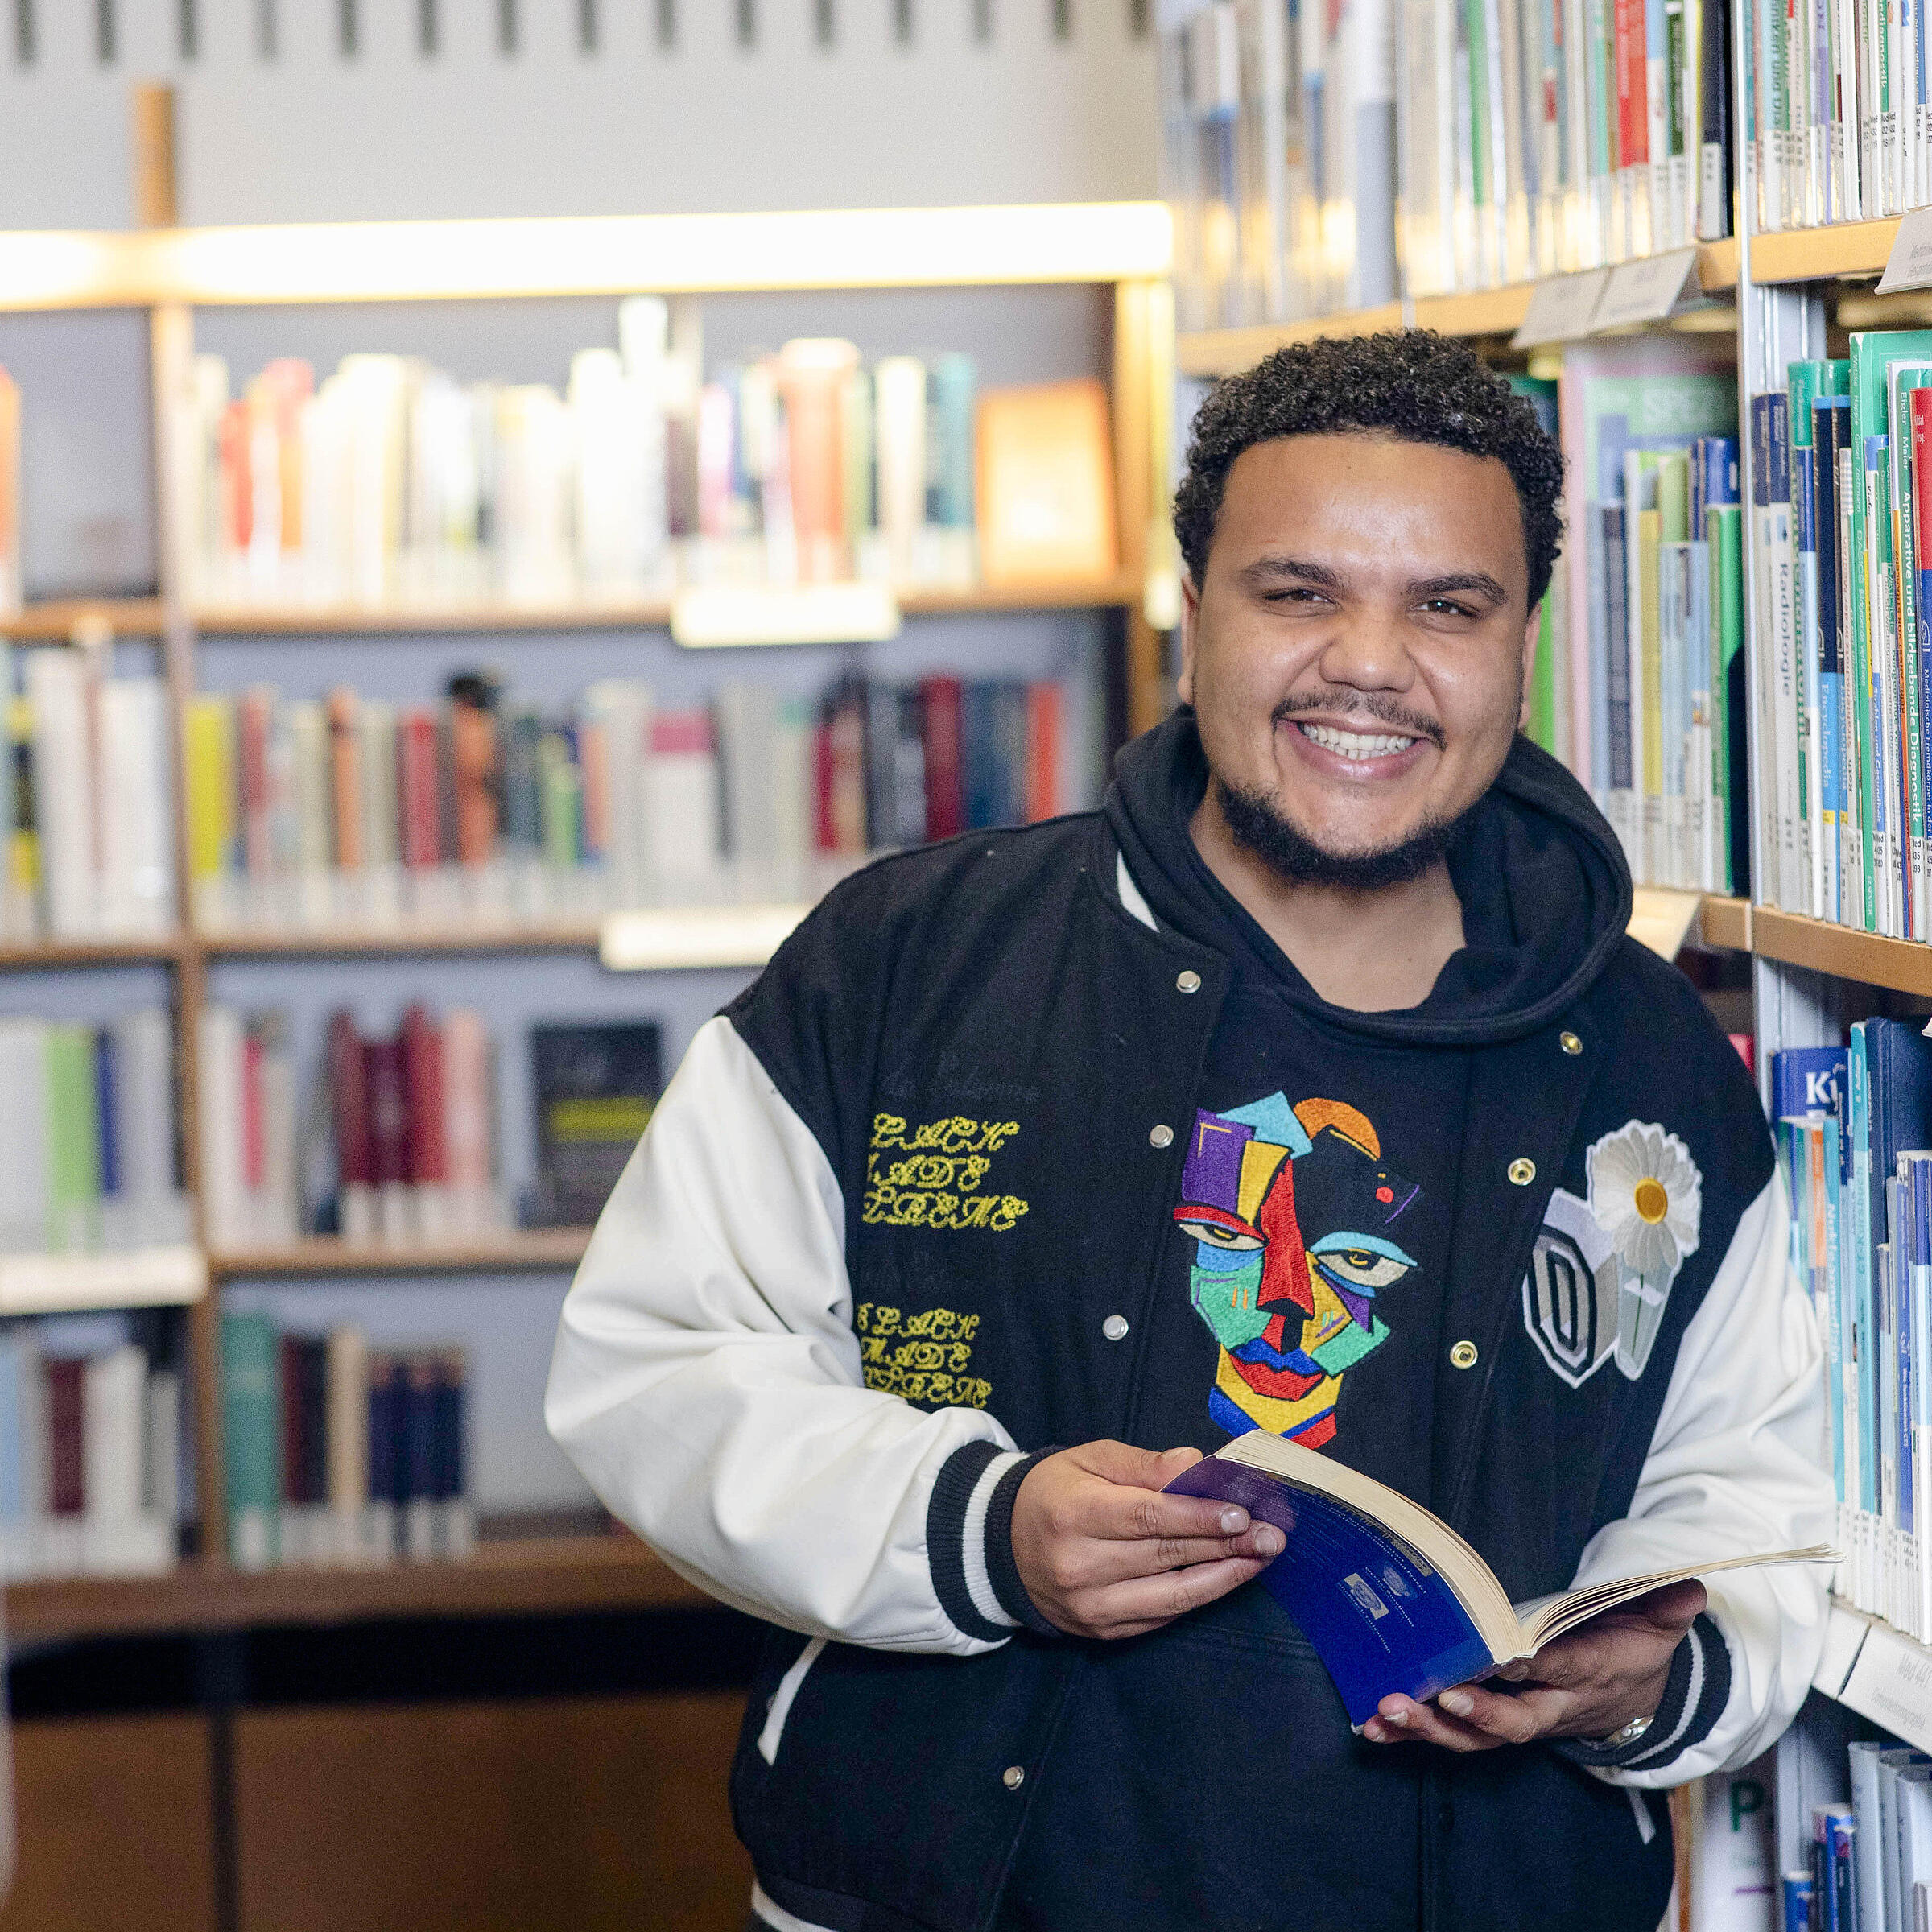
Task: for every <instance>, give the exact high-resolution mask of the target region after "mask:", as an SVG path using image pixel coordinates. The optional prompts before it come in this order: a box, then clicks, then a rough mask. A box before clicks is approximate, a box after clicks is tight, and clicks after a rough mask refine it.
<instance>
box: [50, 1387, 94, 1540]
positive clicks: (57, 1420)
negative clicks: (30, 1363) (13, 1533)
mask: <svg viewBox="0 0 1932 1932" xmlns="http://www.w3.org/2000/svg"><path fill="white" fill-rule="evenodd" d="M43 1367H44V1368H45V1369H46V1371H47V1492H48V1495H49V1496H50V1497H51V1498H52V1505H53V1512H54V1514H55V1515H56V1516H78V1515H80V1513H81V1511H82V1510H83V1509H85V1507H86V1506H87V1478H86V1468H87V1452H86V1450H85V1447H84V1446H83V1445H84V1442H85V1436H84V1434H83V1428H82V1410H81V1405H82V1402H83V1401H84V1399H85V1397H84V1396H83V1393H82V1391H83V1389H84V1388H85V1382H84V1381H83V1377H85V1373H86V1371H87V1364H86V1363H85V1362H84V1361H82V1360H81V1359H80V1358H79V1357H78V1356H49V1357H48V1358H47V1361H46V1362H45V1363H44V1364H43Z"/></svg>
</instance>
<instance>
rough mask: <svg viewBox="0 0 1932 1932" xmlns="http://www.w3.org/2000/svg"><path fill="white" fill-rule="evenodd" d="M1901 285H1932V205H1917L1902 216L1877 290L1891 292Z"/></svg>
mask: <svg viewBox="0 0 1932 1932" xmlns="http://www.w3.org/2000/svg"><path fill="white" fill-rule="evenodd" d="M1900 288H1932V208H1913V210H1912V212H1911V213H1909V215H1901V216H1900V217H1899V221H1898V232H1897V233H1896V234H1895V235H1893V237H1892V252H1891V254H1889V255H1887V256H1886V257H1885V273H1884V274H1883V275H1880V277H1879V279H1878V292H1879V293H1880V295H1890V294H1891V293H1892V291H1893V290H1894V289H1900Z"/></svg>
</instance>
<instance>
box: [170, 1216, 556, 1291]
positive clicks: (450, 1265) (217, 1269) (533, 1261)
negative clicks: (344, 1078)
mask: <svg viewBox="0 0 1932 1932" xmlns="http://www.w3.org/2000/svg"><path fill="white" fill-rule="evenodd" d="M589 1241H590V1230H589V1229H588V1228H506V1229H505V1230H504V1232H502V1233H501V1234H495V1235H491V1236H487V1237H486V1238H485V1239H483V1240H480V1241H442V1242H437V1243H435V1244H433V1245H431V1244H430V1243H427V1242H425V1243H423V1245H421V1246H419V1247H407V1246H405V1245H402V1244H400V1243H397V1244H394V1245H390V1244H383V1245H377V1244H376V1243H374V1242H349V1241H339V1240H336V1239H335V1238H334V1237H332V1236H320V1235H319V1236H312V1237H310V1238H309V1239H307V1240H304V1241H291V1242H290V1243H289V1244H288V1245H287V1246H285V1247H278V1248H241V1249H226V1250H224V1251H219V1252H217V1253H213V1254H211V1255H209V1257H208V1273H209V1274H211V1275H213V1277H214V1278H215V1279H216V1280H217V1281H235V1280H239V1279H242V1278H250V1279H253V1278H259V1277H262V1276H274V1277H276V1278H281V1279H300V1278H303V1277H310V1278H321V1277H324V1276H337V1275H349V1274H532V1273H539V1272H543V1271H545V1270H547V1269H568V1268H575V1267H576V1265H577V1263H578V1262H579V1261H582V1260H583V1258H584V1248H585V1246H586V1245H588V1242H589Z"/></svg>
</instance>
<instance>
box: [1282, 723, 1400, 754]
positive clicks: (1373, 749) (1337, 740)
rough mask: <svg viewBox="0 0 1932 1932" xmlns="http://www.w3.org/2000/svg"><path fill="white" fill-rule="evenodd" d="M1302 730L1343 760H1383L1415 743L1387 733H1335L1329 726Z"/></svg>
mask: <svg viewBox="0 0 1932 1932" xmlns="http://www.w3.org/2000/svg"><path fill="white" fill-rule="evenodd" d="M1302 732H1303V733H1305V734H1306V735H1307V737H1310V738H1312V739H1313V740H1314V741H1315V743H1316V744H1317V745H1320V746H1321V748H1322V749H1323V750H1324V751H1332V752H1333V753H1335V756H1336V757H1337V758H1387V757H1388V756H1389V753H1392V752H1397V751H1406V750H1407V749H1409V747H1410V745H1413V744H1414V742H1415V740H1414V738H1412V737H1407V736H1406V735H1405V736H1402V737H1397V736H1396V735H1395V734H1394V733H1389V732H1382V733H1374V734H1371V733H1368V732H1363V731H1337V730H1336V729H1335V727H1334V726H1333V725H1309V724H1304V725H1302Z"/></svg>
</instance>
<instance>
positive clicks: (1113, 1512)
mask: <svg viewBox="0 0 1932 1932" xmlns="http://www.w3.org/2000/svg"><path fill="white" fill-rule="evenodd" d="M1200 1459H1201V1452H1200V1451H1199V1450H1198V1449H1170V1450H1167V1451H1166V1452H1165V1453H1164V1454H1162V1455H1156V1454H1155V1453H1154V1451H1153V1450H1151V1449H1130V1448H1129V1447H1128V1446H1127V1445H1126V1443H1108V1442H1102V1443H1084V1444H1082V1446H1081V1447H1079V1448H1077V1449H1063V1450H1062V1451H1060V1452H1059V1455H1050V1456H1048V1457H1047V1458H1046V1459H1045V1460H1044V1461H1042V1462H1038V1463H1034V1466H1033V1467H1032V1468H1030V1470H1028V1471H1027V1472H1026V1480H1025V1481H1024V1482H1022V1484H1020V1492H1019V1494H1018V1496H1015V1497H1014V1498H1013V1561H1014V1563H1016V1564H1017V1565H1018V1568H1019V1572H1020V1581H1021V1582H1022V1583H1024V1584H1025V1585H1026V1594H1027V1595H1028V1596H1030V1597H1031V1598H1032V1599H1033V1602H1034V1608H1036V1609H1037V1610H1038V1612H1039V1613H1040V1614H1041V1616H1043V1617H1045V1618H1046V1619H1047V1621H1048V1622H1049V1623H1051V1624H1054V1625H1055V1626H1056V1627H1057V1628H1058V1629H1062V1630H1064V1631H1066V1632H1067V1633H1068V1634H1069V1635H1070V1636H1073V1637H1138V1636H1140V1635H1141V1633H1142V1632H1143V1631H1147V1630H1158V1629H1159V1628H1160V1627H1161V1625H1162V1624H1166V1623H1171V1622H1172V1621H1173V1620H1174V1618H1175V1617H1177V1616H1182V1615H1183V1614H1184V1613H1185V1612H1187V1611H1189V1610H1196V1609H1199V1608H1200V1606H1201V1605H1202V1604H1209V1603H1212V1602H1213V1601H1214V1600H1215V1599H1216V1597H1217V1596H1226V1595H1227V1594H1228V1591H1230V1590H1232V1589H1235V1588H1236V1587H1238V1586H1239V1585H1241V1584H1242V1583H1246V1582H1247V1581H1248V1579H1249V1578H1250V1577H1251V1576H1254V1575H1258V1574H1259V1573H1260V1572H1261V1570H1263V1569H1264V1568H1265V1567H1266V1565H1267V1563H1268V1560H1269V1558H1270V1557H1274V1556H1278V1555H1279V1554H1281V1550H1282V1533H1281V1531H1280V1530H1277V1529H1276V1528H1275V1527H1274V1525H1273V1524H1272V1523H1253V1522H1251V1521H1250V1520H1249V1515H1248V1512H1247V1511H1246V1510H1245V1509H1241V1508H1239V1507H1237V1506H1236V1505H1234V1504H1232V1503H1218V1502H1216V1501H1214V1499H1213V1498H1212V1496H1162V1495H1161V1494H1160V1493H1159V1492H1160V1491H1161V1490H1162V1488H1165V1486H1166V1484H1169V1483H1170V1482H1172V1481H1173V1480H1174V1478H1175V1477H1176V1476H1179V1474H1180V1473H1181V1472H1182V1471H1183V1469H1187V1468H1191V1467H1192V1465H1193V1464H1195V1463H1198V1462H1199V1460H1200Z"/></svg>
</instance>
